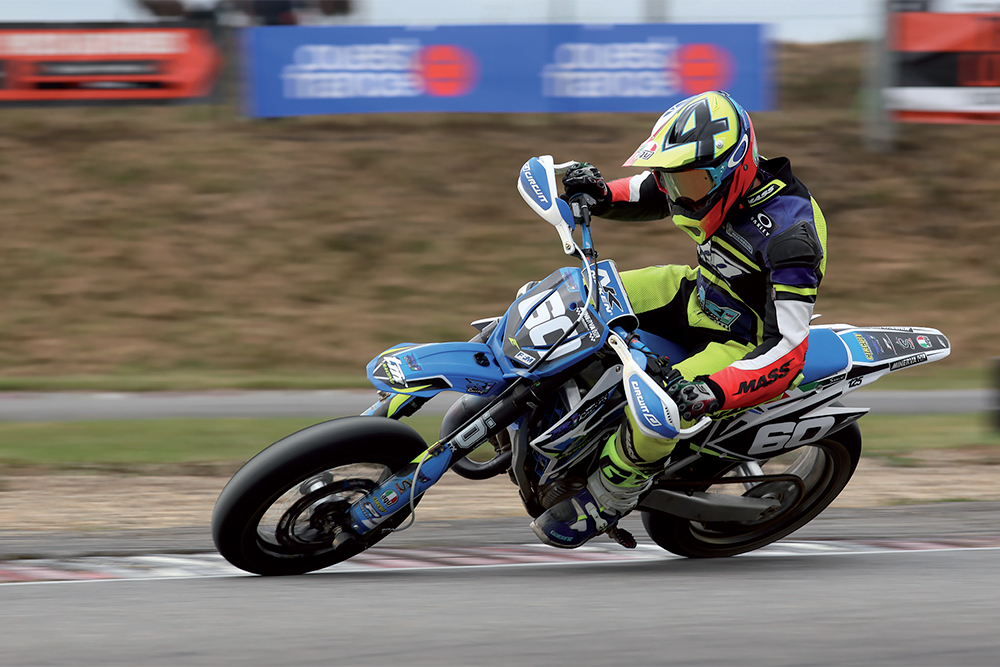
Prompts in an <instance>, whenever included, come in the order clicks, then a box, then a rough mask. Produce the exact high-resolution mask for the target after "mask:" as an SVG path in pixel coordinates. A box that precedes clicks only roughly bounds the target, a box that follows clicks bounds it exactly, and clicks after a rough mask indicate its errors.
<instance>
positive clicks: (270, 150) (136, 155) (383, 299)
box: [0, 44, 1000, 377]
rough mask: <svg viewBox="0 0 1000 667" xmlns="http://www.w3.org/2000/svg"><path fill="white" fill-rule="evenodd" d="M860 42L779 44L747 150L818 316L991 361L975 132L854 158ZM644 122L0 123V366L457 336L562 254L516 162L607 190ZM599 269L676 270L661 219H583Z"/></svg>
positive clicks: (329, 368) (985, 167)
mask: <svg viewBox="0 0 1000 667" xmlns="http://www.w3.org/2000/svg"><path fill="white" fill-rule="evenodd" d="M864 58H865V47H864V45H862V44H839V45H824V46H795V47H785V48H783V49H782V50H781V52H780V62H779V66H778V68H777V72H778V76H779V79H780V94H779V96H778V100H777V109H778V110H777V111H772V112H762V113H757V114H755V115H754V119H755V124H756V127H757V135H758V137H759V140H760V149H761V152H762V153H763V154H764V155H766V156H777V155H787V156H788V157H790V158H791V160H792V163H793V165H794V167H795V170H796V173H797V174H798V175H799V176H800V178H801V179H802V180H803V181H804V182H805V183H806V184H807V185H808V186H809V188H810V189H811V191H812V192H813V194H814V195H815V197H816V198H817V200H818V201H819V202H820V205H821V206H822V207H823V210H824V211H825V213H826V217H827V219H828V221H829V237H830V241H829V264H828V267H827V276H826V278H825V280H824V283H823V287H822V289H821V292H820V297H819V302H818V304H817V310H818V312H822V313H823V314H824V317H825V319H824V321H827V322H833V321H847V322H851V323H856V324H870V323H882V324H904V323H905V324H922V325H928V326H935V327H939V328H941V329H943V330H945V331H946V332H947V333H948V335H949V336H950V337H951V339H952V341H953V343H954V348H955V350H954V354H953V356H952V358H950V359H949V360H946V361H945V362H942V363H943V364H944V365H956V366H971V365H979V364H981V363H982V360H983V359H985V358H986V357H989V356H995V355H997V354H1000V341H998V338H997V336H996V331H997V326H996V323H997V320H996V318H997V313H996V308H995V307H994V306H995V303H996V297H997V294H1000V254H998V253H997V252H995V248H996V246H997V239H998V231H997V230H998V229H1000V224H998V223H1000V191H998V190H997V188H996V187H995V184H996V183H997V182H998V180H1000V160H998V159H996V158H997V156H1000V132H997V131H996V130H995V129H992V128H990V127H984V126H907V127H904V128H903V129H902V132H901V138H900V142H899V147H898V150H897V151H896V152H894V153H890V154H871V153H867V152H865V150H864V149H863V148H862V146H861V144H862V141H861V134H862V114H861V101H862V99H863V98H862V92H861V82H862V69H863V65H864ZM654 120H655V119H654V117H653V116H651V115H649V114H588V115H535V114H522V115H500V114H477V115H473V114H467V115H466V114H451V115H434V114H417V115H386V116H344V117H314V118H300V119H287V120H280V121H272V122H251V121H246V120H241V119H238V118H236V117H235V116H234V115H233V114H232V113H231V111H230V110H219V109H213V108H210V107H184V108H140V107H128V108H107V109H100V108H85V109H30V110H25V109H3V110H0V200H2V201H3V202H4V205H3V207H2V210H0V223H2V227H3V230H4V238H3V243H2V244H0V294H3V297H2V301H3V303H2V307H0V377H4V376H6V377H16V376H45V375H60V376H64V375H67V374H79V373H99V374H112V375H115V374H117V375H119V376H122V377H128V376H137V375H148V374H156V373H163V372H178V371H184V372H191V373H196V374H197V373H201V374H213V373H221V372H223V371H228V372H242V373H250V374H253V373H282V372H290V373H295V372H309V373H314V374H327V373H351V374H354V375H356V376H358V375H360V374H361V368H362V366H363V364H364V363H365V362H366V361H367V360H368V359H370V358H371V357H372V356H373V355H374V354H376V353H377V352H378V351H380V350H381V349H384V347H385V346H386V345H389V344H391V343H395V342H398V341H399V340H415V341H427V340H441V339H463V338H467V337H468V335H469V332H470V330H469V328H468V326H467V323H468V322H469V321H471V320H474V319H477V318H480V317H483V316H487V315H491V314H494V313H497V312H500V311H501V310H502V309H503V308H504V307H505V306H506V305H507V304H508V303H509V300H510V298H511V296H512V295H513V294H514V292H515V291H516V289H517V287H518V286H519V285H521V284H522V283H524V282H525V281H526V280H529V279H534V278H538V277H540V276H543V275H546V274H547V273H549V272H550V271H551V270H553V269H555V268H557V267H558V266H560V265H561V264H562V263H563V262H564V258H563V256H562V254H561V253H560V252H559V249H558V247H557V243H556V240H555V238H554V236H553V234H552V230H551V229H550V228H549V227H548V226H547V225H545V224H544V223H542V222H541V221H540V220H538V219H537V218H536V217H535V216H534V215H533V214H532V213H531V211H530V210H529V209H528V208H527V207H526V206H525V205H524V204H523V202H522V201H521V199H520V197H519V196H518V195H517V193H516V192H515V189H514V182H515V177H516V174H517V171H518V169H519V167H520V165H521V164H522V163H523V162H524V160H525V159H526V158H527V157H530V156H532V155H537V154H545V153H551V154H553V155H555V156H556V157H557V158H559V159H560V160H562V159H569V158H579V159H587V160H590V161H592V162H594V163H595V164H597V165H598V166H599V167H600V168H601V169H603V170H604V172H605V175H606V176H608V177H620V176H625V175H629V174H631V173H633V172H632V170H628V169H623V168H621V167H619V166H618V165H620V164H621V163H622V161H623V159H624V158H625V157H627V156H628V155H629V154H630V153H631V152H632V150H633V149H634V148H635V146H636V145H638V144H639V143H640V142H641V141H642V140H643V139H644V138H645V137H646V135H647V134H648V131H649V128H650V126H651V125H652V123H653V121H654ZM595 234H596V239H597V245H598V247H599V248H600V249H601V253H602V256H603V257H610V258H614V259H616V260H617V261H618V264H619V266H620V267H621V268H623V269H628V268H637V267H642V266H647V265H650V264H660V263H669V262H679V263H693V261H694V258H695V255H694V248H693V246H692V245H691V243H690V241H689V240H687V239H686V238H685V237H683V235H682V234H681V233H680V232H679V231H678V230H676V229H674V228H673V227H672V225H669V224H666V223H663V222H650V223H642V224H630V225H617V226H611V225H604V224H599V225H598V226H597V228H596V230H595Z"/></svg>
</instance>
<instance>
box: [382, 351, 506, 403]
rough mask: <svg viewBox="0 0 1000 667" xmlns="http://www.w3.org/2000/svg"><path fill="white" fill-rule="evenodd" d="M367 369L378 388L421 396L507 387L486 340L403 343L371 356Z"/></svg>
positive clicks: (493, 391) (489, 393)
mask: <svg viewBox="0 0 1000 667" xmlns="http://www.w3.org/2000/svg"><path fill="white" fill-rule="evenodd" d="M367 371H368V379H369V381H371V383H372V384H373V385H375V388H376V389H379V390H381V391H387V392H390V393H393V394H404V395H407V396H418V397H421V398H430V397H431V396H434V395H436V394H438V393H440V392H442V391H457V392H460V393H463V394H474V395H476V396H495V395H497V394H499V393H500V392H501V391H503V390H504V389H505V388H506V387H507V381H506V380H504V377H503V372H502V371H501V369H500V366H499V365H498V364H497V361H496V357H495V356H494V354H493V350H491V349H490V346H489V345H486V344H484V343H428V344H426V345H420V344H415V343H401V344H399V345H396V346H395V347H391V348H389V349H388V350H386V351H385V352H383V353H382V354H380V355H378V356H377V357H375V358H374V359H372V360H371V361H370V362H369V363H368V367H367Z"/></svg>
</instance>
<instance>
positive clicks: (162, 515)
mask: <svg viewBox="0 0 1000 667" xmlns="http://www.w3.org/2000/svg"><path fill="white" fill-rule="evenodd" d="M991 456H992V457H993V458H992V459H990V458H987V459H985V461H986V463H985V464H984V457H983V453H982V452H972V451H967V452H961V451H927V452H924V453H922V454H914V455H913V458H914V459H915V462H916V463H917V464H918V465H917V466H916V467H905V468H904V467H895V466H891V465H888V464H886V463H885V462H883V461H881V460H879V459H867V458H866V459H863V460H862V461H861V465H860V466H859V467H858V471H857V472H856V473H855V475H854V478H853V479H852V480H851V483H850V484H849V485H848V487H847V489H846V490H845V491H844V493H843V494H842V495H841V496H840V498H838V499H837V500H836V501H835V502H834V504H833V507H875V506H878V505H892V504H901V503H907V504H910V503H928V502H939V501H955V500H1000V460H998V459H996V454H995V453H992V454H991ZM227 481H228V478H226V477H216V476H183V475H175V476H158V475H152V476H142V477H140V476H134V475H60V476H44V475H27V476H15V477H6V478H3V479H2V481H0V526H2V527H3V528H4V529H6V530H45V531H54V530H110V529H129V528H176V527H184V526H205V525H208V523H209V521H210V519H211V516H212V507H213V506H214V504H215V500H216V498H217V497H218V495H219V492H220V491H221V490H222V487H223V486H225V484H226V482H227ZM417 513H418V517H419V518H420V519H423V520H446V519H473V518H487V517H499V516H505V517H506V516H509V517H517V516H524V517H525V522H527V521H528V518H527V514H525V512H524V509H523V507H522V505H521V503H520V500H519V498H518V495H517V490H516V488H515V487H514V486H513V485H512V484H511V483H510V482H509V481H508V480H507V479H506V478H503V477H500V478H494V479H492V480H487V481H482V482H472V481H468V480H464V479H462V478H461V477H459V476H457V475H455V474H451V473H449V474H448V475H446V476H445V477H444V478H443V479H442V480H441V482H439V483H438V484H437V486H435V487H434V488H433V489H432V490H431V491H430V492H428V494H427V496H426V497H425V498H424V500H423V501H422V502H421V504H420V507H419V509H418V510H417Z"/></svg>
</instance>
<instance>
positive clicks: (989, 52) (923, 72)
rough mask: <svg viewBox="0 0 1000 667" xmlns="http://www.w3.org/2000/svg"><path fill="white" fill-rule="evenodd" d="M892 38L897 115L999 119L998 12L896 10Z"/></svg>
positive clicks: (890, 100) (891, 101) (889, 99)
mask: <svg viewBox="0 0 1000 667" xmlns="http://www.w3.org/2000/svg"><path fill="white" fill-rule="evenodd" d="M889 44H890V47H889V48H890V51H891V52H892V53H891V54H890V55H891V57H892V59H893V61H894V67H893V73H892V77H893V83H892V85H891V86H890V87H889V88H886V89H885V90H884V91H883V96H884V99H885V103H886V107H887V108H889V109H890V110H891V111H892V112H893V114H894V116H895V118H896V119H898V120H910V121H918V122H934V123H1000V14H997V13H976V14H947V13H939V12H897V13H894V14H892V19H891V23H890V41H889Z"/></svg>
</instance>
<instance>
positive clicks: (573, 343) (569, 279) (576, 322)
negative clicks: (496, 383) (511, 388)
mask: <svg viewBox="0 0 1000 667" xmlns="http://www.w3.org/2000/svg"><path fill="white" fill-rule="evenodd" d="M596 268H597V272H596V276H595V280H594V283H595V284H594V289H595V290H596V292H597V293H598V296H597V297H596V298H592V299H590V300H589V303H584V301H585V300H586V294H587V274H586V273H584V272H583V271H582V270H580V269H576V268H564V269H559V270H558V271H555V272H553V273H552V274H550V275H549V276H548V277H546V278H545V280H543V281H542V282H540V283H538V284H537V285H536V286H535V287H533V288H532V289H531V290H529V291H528V292H527V293H525V294H523V295H521V296H520V297H518V298H517V300H515V301H514V303H512V304H511V306H510V308H508V309H507V312H506V313H505V314H504V316H503V318H502V319H501V320H500V323H499V325H498V326H497V328H496V330H494V332H493V333H492V334H491V336H490V340H489V344H490V346H491V347H492V348H493V351H494V352H495V353H496V358H497V361H498V362H499V363H500V366H501V368H502V370H503V373H504V377H506V378H508V379H513V378H516V377H518V376H527V377H532V378H538V377H547V376H549V375H553V374H554V373H556V372H558V371H560V370H562V369H564V368H566V367H568V366H571V365H573V364H575V363H577V362H578V361H581V360H582V359H585V358H587V357H589V356H591V355H592V354H593V353H594V352H595V351H596V350H598V349H600V348H601V347H603V345H604V343H605V341H607V337H608V331H609V330H610V328H611V327H621V328H623V329H625V330H626V331H631V330H633V329H635V327H636V326H637V325H638V319H637V318H636V316H635V314H634V313H633V312H632V306H631V304H630V303H629V300H628V296H627V295H626V294H625V289H624V287H623V286H622V283H621V278H620V277H619V275H618V270H617V268H616V267H615V264H614V262H611V261H603V262H598V263H597V267H596ZM567 331H570V333H569V335H565V337H564V334H565V333H566V332H567ZM557 344H558V346H557V347H555V349H552V348H553V346H556V345H557ZM543 357H544V358H545V361H544V362H542V363H539V360H540V359H542V358H543Z"/></svg>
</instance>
